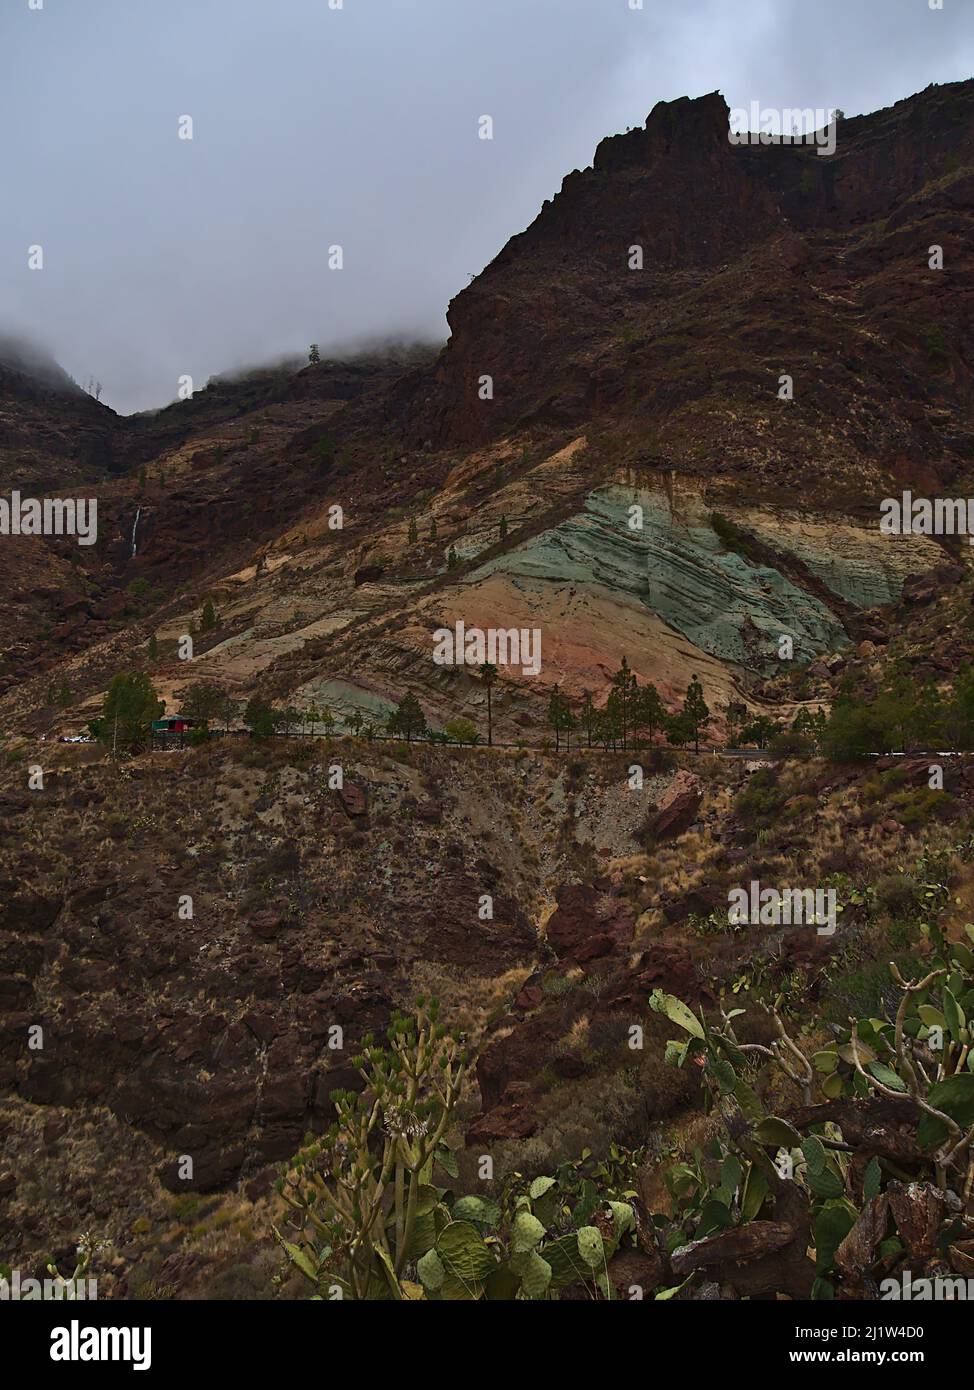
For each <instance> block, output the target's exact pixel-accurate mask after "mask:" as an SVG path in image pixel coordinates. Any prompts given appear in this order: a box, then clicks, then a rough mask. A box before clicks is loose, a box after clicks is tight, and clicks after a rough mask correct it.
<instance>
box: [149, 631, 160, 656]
mask: <svg viewBox="0 0 974 1390" xmlns="http://www.w3.org/2000/svg"><path fill="white" fill-rule="evenodd" d="M158 655H159V639H158V637H157V636H156V634H155V633H153V634H152V636H151V637H150V638H149V660H150V661H155V659H156V657H157V656H158Z"/></svg>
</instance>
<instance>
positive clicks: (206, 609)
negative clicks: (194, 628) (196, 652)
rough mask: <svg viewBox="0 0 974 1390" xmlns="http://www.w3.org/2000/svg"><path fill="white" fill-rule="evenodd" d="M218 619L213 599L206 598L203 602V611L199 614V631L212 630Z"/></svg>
mask: <svg viewBox="0 0 974 1390" xmlns="http://www.w3.org/2000/svg"><path fill="white" fill-rule="evenodd" d="M218 623H219V620H218V618H217V615H216V609H215V608H214V607H213V600H212V599H211V598H208V599H207V600H206V602H205V603H204V604H203V612H202V613H201V614H200V632H212V631H213V629H214V628H215V627H217V626H218Z"/></svg>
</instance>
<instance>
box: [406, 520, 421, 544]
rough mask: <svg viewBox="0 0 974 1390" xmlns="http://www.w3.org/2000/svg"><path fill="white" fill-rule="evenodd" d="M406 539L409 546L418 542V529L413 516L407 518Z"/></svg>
mask: <svg viewBox="0 0 974 1390" xmlns="http://www.w3.org/2000/svg"><path fill="white" fill-rule="evenodd" d="M407 539H408V541H409V544H410V545H415V544H416V542H417V541H418V540H419V527H418V526H417V525H416V518H415V517H414V516H411V517H410V518H409V535H408V538H407Z"/></svg>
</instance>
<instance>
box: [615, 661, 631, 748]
mask: <svg viewBox="0 0 974 1390" xmlns="http://www.w3.org/2000/svg"><path fill="white" fill-rule="evenodd" d="M612 689H613V691H614V692H615V693H616V694H617V695H618V713H619V723H620V729H621V733H622V746H623V748H625V747H626V735H627V733H628V730H629V723H630V720H629V712H630V705H631V703H632V698H633V695H634V694H635V691H636V677H635V676H634V675H633V673H632V671H630V669H629V662H628V661H627V660H626V658H625V657H623V658H622V665H621V666H620V667H619V669H618V671H617V672H616V673H615V675H614V676H613V677H612Z"/></svg>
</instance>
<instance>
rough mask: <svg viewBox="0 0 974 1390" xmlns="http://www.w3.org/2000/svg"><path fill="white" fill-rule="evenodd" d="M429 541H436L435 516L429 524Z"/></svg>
mask: <svg viewBox="0 0 974 1390" xmlns="http://www.w3.org/2000/svg"><path fill="white" fill-rule="evenodd" d="M430 540H431V541H435V540H436V517H435V516H434V518H433V520H432V521H431V522H430Z"/></svg>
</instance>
